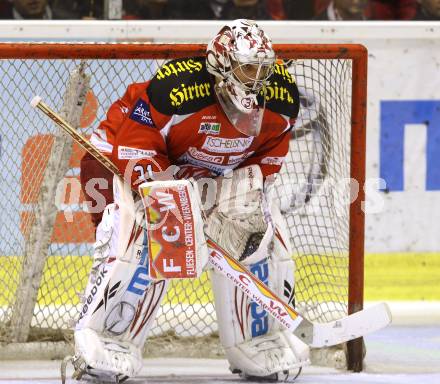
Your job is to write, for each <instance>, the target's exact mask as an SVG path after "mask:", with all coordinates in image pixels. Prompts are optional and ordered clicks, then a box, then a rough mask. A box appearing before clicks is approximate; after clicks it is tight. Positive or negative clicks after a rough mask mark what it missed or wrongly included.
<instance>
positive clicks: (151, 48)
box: [0, 43, 368, 372]
mask: <svg viewBox="0 0 440 384" xmlns="http://www.w3.org/2000/svg"><path fill="white" fill-rule="evenodd" d="M170 47H172V49H170ZM274 50H275V52H276V53H277V57H278V58H280V59H292V58H295V59H348V60H351V61H352V84H351V87H352V90H351V91H352V99H351V100H352V103H351V138H350V145H351V151H350V177H351V178H352V179H354V180H356V181H357V183H358V186H359V188H358V190H357V196H356V198H353V199H352V202H351V204H350V208H349V228H350V232H349V240H348V248H349V263H348V269H349V270H348V300H347V303H348V313H349V314H352V313H355V312H357V311H359V310H361V309H362V308H363V293H364V292H363V287H364V233H365V217H364V211H363V206H362V204H363V202H364V200H365V193H364V188H363V187H364V184H365V159H366V108H367V100H366V98H367V66H368V64H367V62H368V54H367V49H366V48H365V47H364V46H362V45H359V44H274ZM205 52H206V44H156V43H154V44H150V43H0V58H1V59H173V58H179V57H188V56H199V55H200V56H201V55H204V54H205ZM347 359H348V361H347V363H348V369H349V370H353V371H357V372H358V371H361V370H362V360H363V341H362V339H357V340H353V341H351V342H349V343H348V344H347Z"/></svg>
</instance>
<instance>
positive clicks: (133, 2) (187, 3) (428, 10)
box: [0, 0, 440, 20]
mask: <svg viewBox="0 0 440 384" xmlns="http://www.w3.org/2000/svg"><path fill="white" fill-rule="evenodd" d="M109 1H110V2H111V1H112V0H107V1H106V0H70V1H66V0H0V15H1V16H0V18H1V19H105V18H106V15H107V13H106V12H105V9H104V8H105V7H106V6H107V4H108V2H109ZM119 4H120V10H121V12H119V13H118V14H120V15H121V16H120V18H121V19H124V20H159V19H180V20H182V19H183V20H197V19H198V20H225V19H226V20H227V19H237V18H249V19H256V20H440V0H119Z"/></svg>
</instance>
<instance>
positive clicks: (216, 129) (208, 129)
mask: <svg viewBox="0 0 440 384" xmlns="http://www.w3.org/2000/svg"><path fill="white" fill-rule="evenodd" d="M220 127H221V124H220V123H201V124H200V128H199V133H205V134H209V133H210V134H212V135H218V134H219V133H220Z"/></svg>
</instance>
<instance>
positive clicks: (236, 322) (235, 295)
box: [211, 206, 310, 377]
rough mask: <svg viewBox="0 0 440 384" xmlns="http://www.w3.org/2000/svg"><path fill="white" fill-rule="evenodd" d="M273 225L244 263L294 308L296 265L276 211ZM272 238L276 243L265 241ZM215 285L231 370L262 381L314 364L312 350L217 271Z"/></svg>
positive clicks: (221, 336)
mask: <svg viewBox="0 0 440 384" xmlns="http://www.w3.org/2000/svg"><path fill="white" fill-rule="evenodd" d="M271 220H273V224H274V225H273V226H269V227H268V228H267V231H266V234H265V235H264V237H263V241H262V242H261V243H260V247H259V248H258V249H257V250H256V251H255V252H254V253H253V254H251V255H249V256H248V257H246V258H245V259H244V260H243V261H242V262H243V264H245V265H247V266H248V268H249V270H250V271H251V272H252V273H254V274H255V275H256V276H257V277H258V278H259V279H260V280H261V281H262V282H264V283H265V284H267V285H268V286H269V287H270V288H271V289H273V290H274V291H275V292H276V293H277V294H278V295H279V296H281V297H282V298H284V300H285V301H286V302H288V303H289V304H290V305H294V283H295V280H294V272H295V264H294V261H293V258H292V250H291V247H290V240H289V237H288V234H287V233H286V231H285V229H284V228H285V224H284V219H283V218H282V216H281V214H280V213H279V210H278V209H277V208H276V207H274V206H272V207H271ZM268 234H269V235H268ZM266 235H268V236H266ZM266 237H269V238H270V239H271V241H265V238H266ZM211 279H212V287H213V292H214V299H215V308H216V313H217V319H218V323H219V334H220V341H221V342H222V345H223V346H224V349H225V353H226V356H227V358H228V360H229V363H230V365H231V370H233V371H240V372H241V373H243V374H244V375H249V376H260V377H261V376H269V375H272V374H275V373H280V372H283V371H286V370H291V369H297V368H299V367H302V366H304V365H308V364H310V360H309V353H310V350H309V347H308V346H307V345H306V344H304V343H303V342H302V341H301V340H299V339H298V338H297V337H296V336H294V335H293V334H292V333H291V332H290V331H288V330H286V329H285V328H284V327H282V326H281V325H279V324H278V322H276V321H275V320H274V319H273V318H272V317H271V316H270V315H269V314H268V313H267V312H266V311H264V310H263V309H262V308H261V307H260V306H258V305H257V304H255V303H254V302H251V301H250V300H249V299H248V297H247V296H246V295H245V294H243V293H242V292H241V291H240V290H238V288H237V287H235V286H234V285H233V284H232V283H231V282H230V281H229V280H228V279H227V278H225V277H224V276H223V275H222V274H220V273H219V272H217V271H215V270H214V271H212V272H211Z"/></svg>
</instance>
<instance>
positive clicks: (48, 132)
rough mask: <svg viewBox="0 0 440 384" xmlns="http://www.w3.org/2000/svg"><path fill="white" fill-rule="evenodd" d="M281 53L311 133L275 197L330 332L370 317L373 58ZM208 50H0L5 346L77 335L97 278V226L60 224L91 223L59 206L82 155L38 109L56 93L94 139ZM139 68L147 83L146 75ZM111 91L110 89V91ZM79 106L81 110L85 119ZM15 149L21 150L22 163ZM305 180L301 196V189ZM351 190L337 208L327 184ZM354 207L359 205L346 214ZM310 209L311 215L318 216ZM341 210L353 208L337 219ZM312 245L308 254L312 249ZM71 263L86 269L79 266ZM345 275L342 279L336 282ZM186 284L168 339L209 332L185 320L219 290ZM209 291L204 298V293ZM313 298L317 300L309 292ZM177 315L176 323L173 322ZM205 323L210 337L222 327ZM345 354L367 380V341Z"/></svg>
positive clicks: (299, 135) (289, 48)
mask: <svg viewBox="0 0 440 384" xmlns="http://www.w3.org/2000/svg"><path fill="white" fill-rule="evenodd" d="M274 49H275V51H276V53H277V57H278V58H279V59H283V60H286V61H289V65H290V66H289V68H290V69H291V70H292V74H293V75H294V76H295V77H296V79H297V80H298V82H301V87H302V89H303V91H304V93H303V97H304V98H303V102H302V108H303V113H302V115H301V114H300V117H301V119H302V121H303V122H302V123H301V122H300V123H301V124H302V125H301V126H300V128H298V130H296V131H294V132H296V133H294V135H293V137H292V146H291V152H290V154H289V158H288V159H287V164H286V166H285V168H284V173H283V175H281V177H280V178H281V182H280V184H279V185H278V186H277V189H276V192H275V194H276V197H277V198H279V200H280V204H281V206H282V207H284V208H283V209H282V210H283V213H285V216H286V220H287V222H288V226H289V230H291V235H292V242H293V243H294V249H295V255H292V256H293V257H295V258H296V260H297V270H298V271H297V274H298V277H297V282H298V284H297V288H296V292H297V302H298V304H299V305H300V306H301V305H303V306H304V309H305V310H306V313H307V312H308V310H309V309H310V314H311V315H310V316H311V320H314V321H325V320H326V319H327V316H328V313H331V315H329V316H332V317H337V316H339V315H342V314H343V312H344V311H346V312H348V313H353V312H356V311H358V310H360V309H362V307H363V286H364V278H363V273H364V272H363V254H364V212H363V206H362V203H363V201H364V200H365V195H364V189H363V186H364V182H365V153H366V150H365V142H366V137H365V136H366V135H365V129H366V105H367V102H366V93H367V51H366V49H365V47H363V46H361V45H355V44H351V45H350V44H346V45H339V44H338V45H336V44H300V45H296V44H275V45H274ZM205 50H206V45H204V44H144V43H139V44H138V43H90V44H89V43H81V44H70V43H69V44H64V43H13V44H7V43H1V44H0V58H1V59H2V60H1V65H2V71H3V74H4V79H3V82H2V92H1V94H2V96H1V98H2V102H3V106H4V107H3V110H4V111H6V112H4V113H3V115H2V117H1V119H2V120H3V121H2V128H1V131H2V142H3V148H2V150H3V154H2V155H3V156H5V158H6V159H7V161H6V162H5V164H6V167H5V168H4V169H3V171H2V172H3V175H5V179H6V184H8V186H9V187H4V188H3V191H2V193H3V196H4V197H5V198H4V199H3V202H2V203H1V204H2V206H1V207H0V210H1V211H2V212H3V213H2V214H3V216H2V217H1V218H2V223H4V224H3V226H4V228H3V230H2V235H0V276H2V278H3V284H4V286H5V289H4V291H6V292H7V293H3V294H2V293H0V342H5V343H7V344H8V343H9V344H12V343H22V342H26V341H29V340H30V339H32V340H34V339H35V338H37V339H38V337H37V336H35V335H33V333H36V334H39V331H37V332H36V329H40V328H41V329H44V330H47V329H51V330H55V331H56V332H68V330H69V328H70V326H71V323H72V320H74V318H75V316H76V314H77V312H76V311H77V306H78V305H79V304H78V302H77V301H76V299H74V298H73V297H72V295H71V291H72V290H76V291H77V290H78V289H82V288H84V284H85V280H84V279H85V278H86V275H87V268H89V267H90V264H89V263H86V262H85V261H84V260H85V259H86V258H87V254H89V255H90V252H91V247H90V245H91V242H92V241H93V233H91V226H90V225H89V224H85V222H81V223H82V224H80V222H79V221H75V220H74V221H73V222H71V224H70V225H68V224H67V222H66V220H64V221H63V220H61V219H60V216H62V214H64V216H65V215H66V212H67V213H69V212H70V214H71V215H72V217H73V218H74V219H75V218H76V217H78V218H79V217H81V220H86V219H85V216H86V214H84V215H81V213H84V212H80V211H81V209H80V208H78V207H76V208H69V209H71V210H70V211H69V209H66V205H68V204H66V202H65V200H64V198H63V199H62V201H61V203H59V204H55V202H54V201H55V200H56V198H58V197H57V191H59V189H60V188H61V187H60V183H61V181H62V180H64V181H63V183H67V181H66V180H67V179H69V178H70V179H75V178H78V159H79V157H80V156H81V151H79V150H78V148H75V146H72V144H71V143H70V142H69V141H68V140H66V139H65V138H63V137H62V135H60V134H59V133H58V132H57V128H56V127H53V126H52V124H51V123H50V122H48V121H47V120H44V119H43V118H42V117H39V116H36V114H35V112H33V111H32V110H31V109H30V107H29V108H28V104H29V100H30V98H32V96H34V95H35V94H42V93H43V94H42V96H43V98H44V92H46V94H47V100H48V102H49V103H52V105H53V107H54V108H56V109H57V108H58V109H61V110H62V112H63V113H64V116H67V118H69V117H70V119H73V120H74V121H75V119H78V118H79V116H80V117H81V118H82V119H83V120H81V121H76V125H77V126H78V127H79V129H80V130H81V132H82V133H83V134H86V135H87V134H90V133H91V130H92V129H93V128H95V127H96V125H97V124H98V122H99V120H102V118H103V117H104V113H105V110H106V108H108V107H109V105H110V104H109V103H110V102H111V101H114V100H116V98H117V97H119V96H121V91H122V92H123V91H124V87H125V86H127V85H128V84H130V83H131V82H134V81H141V80H143V81H145V80H147V79H148V78H149V77H151V76H152V74H153V73H154V69H155V68H157V66H158V65H160V63H162V62H164V61H166V60H169V59H173V58H183V57H189V56H200V55H204V53H205ZM145 63H148V64H146V65H149V67H148V71H146V70H145V68H147V67H143V66H144V64H145ZM141 64H142V65H141ZM77 66H79V67H81V66H82V69H81V71H82V70H83V71H85V72H86V75H84V74H83V75H82V76H83V80H81V81H82V82H84V83H87V85H86V87H88V88H87V91H85V92H86V93H85V94H83V95H80V94H78V92H79V91H77V89H76V88H75V87H76V85H75V84H76V83H75V84H73V85H72V90H71V91H69V87H68V86H67V85H66V84H67V83H68V82H69V81H70V80H69V77H68V76H67V75H68V74H71V72H72V71H74V70H75V68H76V67H77ZM141 66H142V67H143V68H144V72H142V70H140V69H138V67H141ZM136 71H138V72H136ZM134 72H136V74H135V75H133V73H134ZM84 79H86V80H84ZM72 82H73V83H74V81H73V80H72V81H71V83H72ZM116 82H118V84H115V83H116ZM89 83H90V84H89ZM107 85H108V87H110V86H111V88H108V89H107V88H105V87H106V86H107ZM69 92H70V94H69ZM75 92H76V93H75ZM30 93H34V94H30ZM79 93H80V92H79ZM63 94H64V96H63ZM90 95H91V96H90ZM89 96H90V97H89ZM79 99H81V103H79V102H78V100H79ZM80 104H81V109H80V110H78V109H75V105H80ZM83 105H86V109H87V110H88V112H89V113H90V111H92V112H93V111H95V112H94V115H93V113H92V115H93V116H92V117H90V116H88V115H87V113H85V112H84V110H83V109H82V106H83ZM18 106H19V107H18ZM21 114H23V115H21ZM34 114H35V115H34ZM85 115H86V116H85ZM87 119H88V120H87ZM301 119H300V120H301ZM84 120H85V121H86V123H87V122H88V123H89V124H88V125H87V124H86V123H84ZM92 120H93V121H92ZM90 121H92V122H91V123H90ZM13 141H14V142H15V143H18V144H17V148H15V150H16V151H15V152H14V148H13V147H14V144H12V142H13ZM339 146H341V148H339ZM342 146H344V147H342ZM310 148H312V149H310ZM298 154H300V155H299V156H298ZM17 157H18V158H19V159H18V160H17ZM304 158H306V160H304ZM37 160H38V161H37ZM305 163H307V165H304V164H305ZM60 164H61V165H60ZM298 164H300V165H298ZM301 173H303V175H302V179H301V180H300V181H301V183H302V184H301V183H300V182H299V181H298V182H297V181H292V180H293V178H295V177H296V175H298V174H301ZM344 178H351V179H352V180H355V181H356V182H357V186H356V185H355V184H356V183H355V184H353V183H350V184H349V185H348V190H347V188H345V189H344V193H345V195H346V196H343V197H342V198H341V200H340V201H338V197H335V196H336V195H337V193H335V192H334V188H333V187H332V185H333V184H331V183H330V184H329V186H328V185H326V181H327V180H328V179H334V180H336V181H337V182H338V181H339V179H344ZM70 179H69V180H70ZM304 179H306V181H305V182H304ZM337 182H336V184H335V185H338V184H337ZM289 183H290V184H289ZM298 184H301V186H300V188H299V189H300V190H301V191H300V192H301V193H299V192H298V188H297V185H298ZM73 185H74V184H72V185H71V186H70V190H69V191H70V193H73V192H72V191H73V189H74V188H73ZM286 185H293V186H292V188H293V189H292V191H295V192H291V194H292V196H293V195H295V198H292V196H290V195H289V191H287V193H286ZM66 188H67V187H66ZM61 189H62V188H61ZM327 189H328V191H327ZM66 190H67V189H64V191H66ZM48 191H49V192H48ZM51 191H52V192H51ZM280 191H281V192H280ZM323 191H327V192H328V193H327V192H325V193H324V192H323ZM347 194H348V195H347ZM353 194H355V195H356V196H353ZM347 196H348V200H349V201H351V203H350V204H349V205H347V207H345V206H344V201H346V199H347ZM317 197H319V199H318V198H317ZM82 199H83V197H80V200H79V201H78V204H76V205H77V206H80V205H81V202H82V201H83V200H82ZM298 201H299V202H300V203H298ZM322 201H323V203H322ZM312 203H313V204H315V206H314V209H313V210H311V209H309V208H310V206H311V204H312ZM321 204H322V205H321ZM332 204H333V205H335V206H338V205H341V207H342V206H343V207H342V208H341V210H340V211H338V209H339V208H337V209H336V210H334V209H335V208H334V207H333V206H332ZM73 205H75V204H73ZM345 208H346V210H345ZM63 209H64V211H63ZM309 211H310V212H309ZM316 211H317V212H316ZM334 212H337V214H335V213H334ZM341 212H342V213H341ZM336 216H337V217H336ZM305 217H307V219H305ZM335 217H336V218H335ZM75 226H77V227H75ZM303 239H307V241H308V243H307V244H305V243H303ZM60 244H61V245H60ZM73 255H80V256H79V257H80V258H75V259H73ZM71 257H72V259H69V258H71ZM81 258H82V259H81ZM76 263H78V264H76ZM72 264H74V265H80V266H81V270H82V271H83V272H82V273H79V272H78V270H76V271H74V270H73V269H72ZM342 269H344V271H342ZM54 271H56V272H54ZM65 271H69V273H68V276H69V278H70V279H71V280H72V281H71V283H70V284H71V285H72V287H65V285H66V284H67V280H66V275H65V274H66V272H65ZM323 271H324V272H325V273H324V272H323ZM340 271H342V272H340ZM337 273H340V275H338V276H330V275H333V274H334V275H336V274H337ZM319 274H321V275H323V274H328V276H326V277H325V278H324V279H320V278H319V277H318V278H317V277H316V275H319ZM333 278H334V280H332V279H333ZM59 279H61V280H62V281H59ZM314 279H315V280H316V281H315V280H314ZM345 280H346V281H345ZM178 284H179V283H176V286H175V289H176V292H179V293H178V294H177V296H178V297H179V299H180V298H181V297H183V295H187V296H188V297H189V298H188V300H187V301H188V303H189V304H188V305H189V307H185V308H183V309H180V310H179V311H180V312H179V313H177V312H176V310H175V309H174V305H175V303H174V302H173V299H172V297H170V299H169V300H168V301H167V303H166V304H165V305H164V310H163V312H162V316H163V319H162V320H161V321H162V322H161V323H160V325H159V326H158V328H160V329H161V330H165V331H164V332H166V330H170V329H173V328H175V327H178V328H179V327H183V328H184V327H185V324H186V323H191V325H190V327H191V328H194V329H199V328H200V327H198V325H194V324H193V323H192V320H191V319H189V317H188V316H189V315H188V316H186V315H185V316H184V315H182V313H186V314H188V313H193V315H194V316H195V314H196V313H197V312H199V307H194V308H193V307H192V306H194V305H195V304H192V303H193V302H195V301H196V300H198V299H199V300H201V301H206V300H205V299H204V296H209V295H210V293H207V292H206V291H205V290H206V289H209V288H206V287H205V286H206V285H207V284H208V283H207V282H206V277H205V280H204V281H203V282H202V283H198V284H199V285H198V286H197V288H188V287H179V285H178ZM326 284H327V285H328V286H331V287H335V288H334V291H332V292H330V293H328V292H327V291H326V289H325V288H322V287H323V286H324V285H326ZM345 284H346V287H345V286H344V285H345ZM61 285H63V288H61ZM200 286H203V287H205V288H203V289H202V290H201V291H200ZM36 287H37V288H36ZM54 287H56V289H55V288H54ZM73 287H75V288H73ZM316 287H318V288H316ZM307 290H310V292H313V295H315V292H316V295H315V296H313V297H312V294H307V293H304V292H302V291H307ZM54 291H56V292H57V296H56V297H55V296H54ZM318 291H319V292H318ZM181 292H184V293H181ZM193 292H196V296H197V295H199V292H201V293H200V297H199V296H197V297H196V298H194V297H193V296H194V293H193ZM76 293H78V292H76ZM303 295H304V296H303ZM345 296H346V297H345ZM185 297H186V296H185ZM342 301H344V302H343V303H342ZM70 302H71V303H72V304H71V303H70ZM66 303H68V304H66ZM301 303H303V304H301ZM330 303H331V304H330ZM168 307H169V308H173V309H167V308H168ZM60 308H61V309H60ZM202 308H203V309H204V311H205V312H206V316H208V315H210V316H211V315H212V308H211V307H209V308H210V309H209V310H208V309H206V308H208V307H207V306H203V305H202ZM167 310H169V311H170V312H168V313H167ZM171 311H172V314H173V316H171V315H170V316H168V315H169V313H171ZM209 311H211V312H209ZM214 317H215V316H214ZM49 319H50V320H49ZM206 322H207V324H208V325H209V326H211V325H210V324H212V323H213V322H212V321H211V320H209V321H208V320H207V321H206ZM163 324H165V325H163ZM170 324H171V325H170ZM182 324H183V325H182ZM213 327H214V328H212V327H211V328H212V329H211V328H209V327H205V325H204V328H203V332H202V333H203V334H208V333H209V332H208V331H207V330H206V329H205V328H209V329H210V330H211V331H212V330H213V331H215V326H213ZM49 333H51V332H49ZM183 333H185V332H183ZM43 334H45V335H47V333H46V332H43ZM153 334H154V335H156V333H154V332H153ZM159 334H160V331H157V335H159ZM45 337H47V336H44V337H43V339H44V338H45ZM347 350H348V353H347V359H348V368H349V369H353V370H356V371H358V370H361V369H362V353H363V348H362V341H360V340H357V341H354V342H351V343H349V345H348V348H347Z"/></svg>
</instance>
